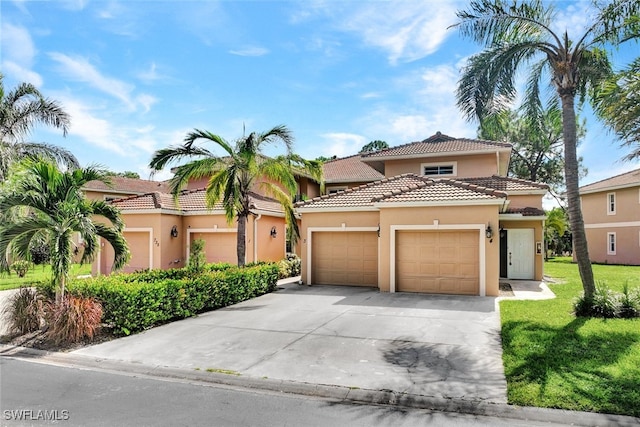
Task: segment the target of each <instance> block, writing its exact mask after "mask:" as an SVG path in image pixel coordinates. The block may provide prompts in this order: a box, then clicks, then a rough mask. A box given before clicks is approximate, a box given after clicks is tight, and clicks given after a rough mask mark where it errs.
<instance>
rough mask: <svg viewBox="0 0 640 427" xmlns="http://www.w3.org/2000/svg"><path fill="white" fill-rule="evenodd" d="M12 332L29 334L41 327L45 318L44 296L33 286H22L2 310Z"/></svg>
mask: <svg viewBox="0 0 640 427" xmlns="http://www.w3.org/2000/svg"><path fill="white" fill-rule="evenodd" d="M2 318H3V320H4V321H6V322H7V329H8V330H9V332H10V333H17V334H27V333H29V332H34V331H37V330H38V329H40V326H41V325H42V321H43V318H44V297H43V296H42V295H41V294H40V293H39V292H38V291H36V290H35V289H33V288H20V289H19V290H18V292H16V293H15V294H13V295H12V296H11V297H10V298H9V301H8V303H7V305H6V306H5V307H4V309H3V311H2Z"/></svg>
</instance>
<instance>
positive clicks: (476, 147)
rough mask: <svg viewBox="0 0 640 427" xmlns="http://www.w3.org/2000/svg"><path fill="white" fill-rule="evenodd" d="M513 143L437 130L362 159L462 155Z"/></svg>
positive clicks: (365, 155) (507, 146)
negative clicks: (456, 135) (454, 135)
mask: <svg viewBox="0 0 640 427" xmlns="http://www.w3.org/2000/svg"><path fill="white" fill-rule="evenodd" d="M511 148H512V145H511V144H509V143H506V142H496V141H487V140H482V139H468V138H454V137H451V136H448V135H444V134H442V133H440V132H437V133H436V134H435V135H432V136H430V137H429V138H427V139H425V140H423V141H416V142H411V143H409V144H404V145H399V146H396V147H391V148H386V149H384V150H380V151H376V152H374V153H367V154H364V155H362V161H364V162H367V161H380V160H391V159H406V158H415V157H421V156H429V155H436V154H437V155H440V156H441V155H443V154H452V155H461V154H473V153H474V152H477V153H481V152H488V151H496V150H502V151H510V150H511Z"/></svg>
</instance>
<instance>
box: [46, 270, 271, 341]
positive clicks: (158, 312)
mask: <svg viewBox="0 0 640 427" xmlns="http://www.w3.org/2000/svg"><path fill="white" fill-rule="evenodd" d="M277 280H278V265H277V264H266V263H260V264H253V265H248V266H246V267H244V268H238V267H234V266H231V265H230V264H214V265H207V266H205V268H204V269H203V270H202V271H201V272H200V273H198V274H194V272H193V270H189V269H188V268H186V269H173V270H152V271H144V272H139V273H133V274H113V275H110V276H99V277H96V278H92V279H84V280H75V281H72V282H70V283H69V285H68V287H67V292H68V293H69V294H72V295H76V296H82V297H91V298H95V299H96V300H97V301H99V302H100V303H101V304H102V310H103V313H102V322H103V323H104V324H105V326H107V327H109V328H110V329H111V330H112V331H113V332H114V333H115V334H118V335H129V334H132V333H135V332H140V331H142V330H144V329H147V328H150V327H152V326H154V325H157V324H161V323H165V322H168V321H170V320H174V319H183V318H185V317H190V316H193V315H195V314H198V313H200V312H203V311H207V310H213V309H216V308H220V307H225V306H227V305H231V304H235V303H238V302H241V301H244V300H247V299H250V298H253V297H256V296H259V295H262V294H265V293H267V292H271V291H273V290H275V288H276V282H277ZM48 287H50V285H49V286H45V289H43V291H44V292H49V293H51V292H53V289H48Z"/></svg>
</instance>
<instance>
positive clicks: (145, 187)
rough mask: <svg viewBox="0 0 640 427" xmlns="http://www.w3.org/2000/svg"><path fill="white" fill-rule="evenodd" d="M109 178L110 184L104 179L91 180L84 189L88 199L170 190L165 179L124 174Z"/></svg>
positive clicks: (113, 198) (117, 197)
mask: <svg viewBox="0 0 640 427" xmlns="http://www.w3.org/2000/svg"><path fill="white" fill-rule="evenodd" d="M109 180H110V181H111V183H110V184H105V183H104V182H102V181H89V182H87V183H86V184H85V186H84V187H82V189H83V190H84V192H85V194H86V196H87V198H88V199H91V200H105V201H107V202H109V201H111V200H116V199H121V198H123V197H128V196H136V195H138V196H139V195H142V194H147V193H153V192H154V191H159V192H162V193H168V192H169V185H168V183H167V182H165V181H149V180H146V179H136V178H125V177H122V176H110V177H109Z"/></svg>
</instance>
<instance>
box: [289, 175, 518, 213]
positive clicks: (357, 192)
mask: <svg viewBox="0 0 640 427" xmlns="http://www.w3.org/2000/svg"><path fill="white" fill-rule="evenodd" d="M504 197H506V194H505V193H502V192H499V191H496V190H494V189H488V188H484V187H479V186H477V185H471V184H467V183H463V182H460V181H455V180H451V179H438V180H436V179H430V178H426V177H422V176H418V175H415V174H410V173H409V174H404V175H398V176H395V177H392V178H388V179H383V180H380V181H376V182H371V183H368V184H365V185H361V186H360V187H356V188H350V189H347V190H344V191H339V192H337V193H334V194H330V195H325V196H321V197H316V198H314V199H311V200H307V201H305V202H300V203H297V204H296V207H297V208H307V207H310V208H367V207H373V205H374V203H389V202H449V201H453V200H455V201H462V200H481V199H496V198H504Z"/></svg>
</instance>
